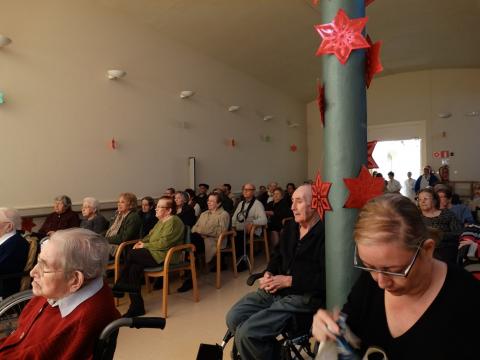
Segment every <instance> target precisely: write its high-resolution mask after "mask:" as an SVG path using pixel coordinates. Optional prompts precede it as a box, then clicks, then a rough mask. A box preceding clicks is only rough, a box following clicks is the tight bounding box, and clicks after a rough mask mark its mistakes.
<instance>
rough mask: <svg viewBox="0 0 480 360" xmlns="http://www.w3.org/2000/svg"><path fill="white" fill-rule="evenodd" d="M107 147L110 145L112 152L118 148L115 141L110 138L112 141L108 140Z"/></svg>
mask: <svg viewBox="0 0 480 360" xmlns="http://www.w3.org/2000/svg"><path fill="white" fill-rule="evenodd" d="M109 145H110V149H112V150H115V149H116V148H117V147H118V143H117V141H116V140H115V138H114V137H112V140H110V144H109Z"/></svg>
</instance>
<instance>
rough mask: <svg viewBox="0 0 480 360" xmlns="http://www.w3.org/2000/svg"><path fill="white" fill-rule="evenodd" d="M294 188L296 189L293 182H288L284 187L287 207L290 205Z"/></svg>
mask: <svg viewBox="0 0 480 360" xmlns="http://www.w3.org/2000/svg"><path fill="white" fill-rule="evenodd" d="M306 184H307V183H306ZM310 184H311V183H310ZM295 190H296V187H295V184H294V183H288V184H287V186H286V187H285V194H284V197H285V200H286V201H287V204H288V206H289V207H290V206H292V195H293V193H294V192H295Z"/></svg>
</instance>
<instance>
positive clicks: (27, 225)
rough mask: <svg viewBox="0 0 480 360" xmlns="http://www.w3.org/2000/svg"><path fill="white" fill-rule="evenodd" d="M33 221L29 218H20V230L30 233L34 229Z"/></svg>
mask: <svg viewBox="0 0 480 360" xmlns="http://www.w3.org/2000/svg"><path fill="white" fill-rule="evenodd" d="M35 225H37V224H35V223H34V222H33V219H32V218H31V217H24V218H22V230H24V231H28V232H32V229H33V228H34V227H35Z"/></svg>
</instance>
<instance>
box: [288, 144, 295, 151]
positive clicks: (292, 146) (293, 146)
mask: <svg viewBox="0 0 480 360" xmlns="http://www.w3.org/2000/svg"><path fill="white" fill-rule="evenodd" d="M290 151H291V152H295V151H297V145H295V144H292V145H290Z"/></svg>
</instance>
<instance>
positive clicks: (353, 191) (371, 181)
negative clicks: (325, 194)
mask: <svg viewBox="0 0 480 360" xmlns="http://www.w3.org/2000/svg"><path fill="white" fill-rule="evenodd" d="M343 181H344V182H345V185H346V186H347V188H348V190H349V191H350V194H349V195H348V199H347V201H346V202H345V205H344V206H343V207H345V208H356V209H360V208H362V207H363V205H365V204H366V203H367V201H368V200H370V199H372V198H374V197H375V196H378V195H381V194H383V190H384V188H385V181H384V180H383V178H378V177H373V176H372V175H370V173H369V172H368V170H367V168H366V167H365V166H362V169H361V170H360V174H359V175H358V177H357V178H353V179H343Z"/></svg>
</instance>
